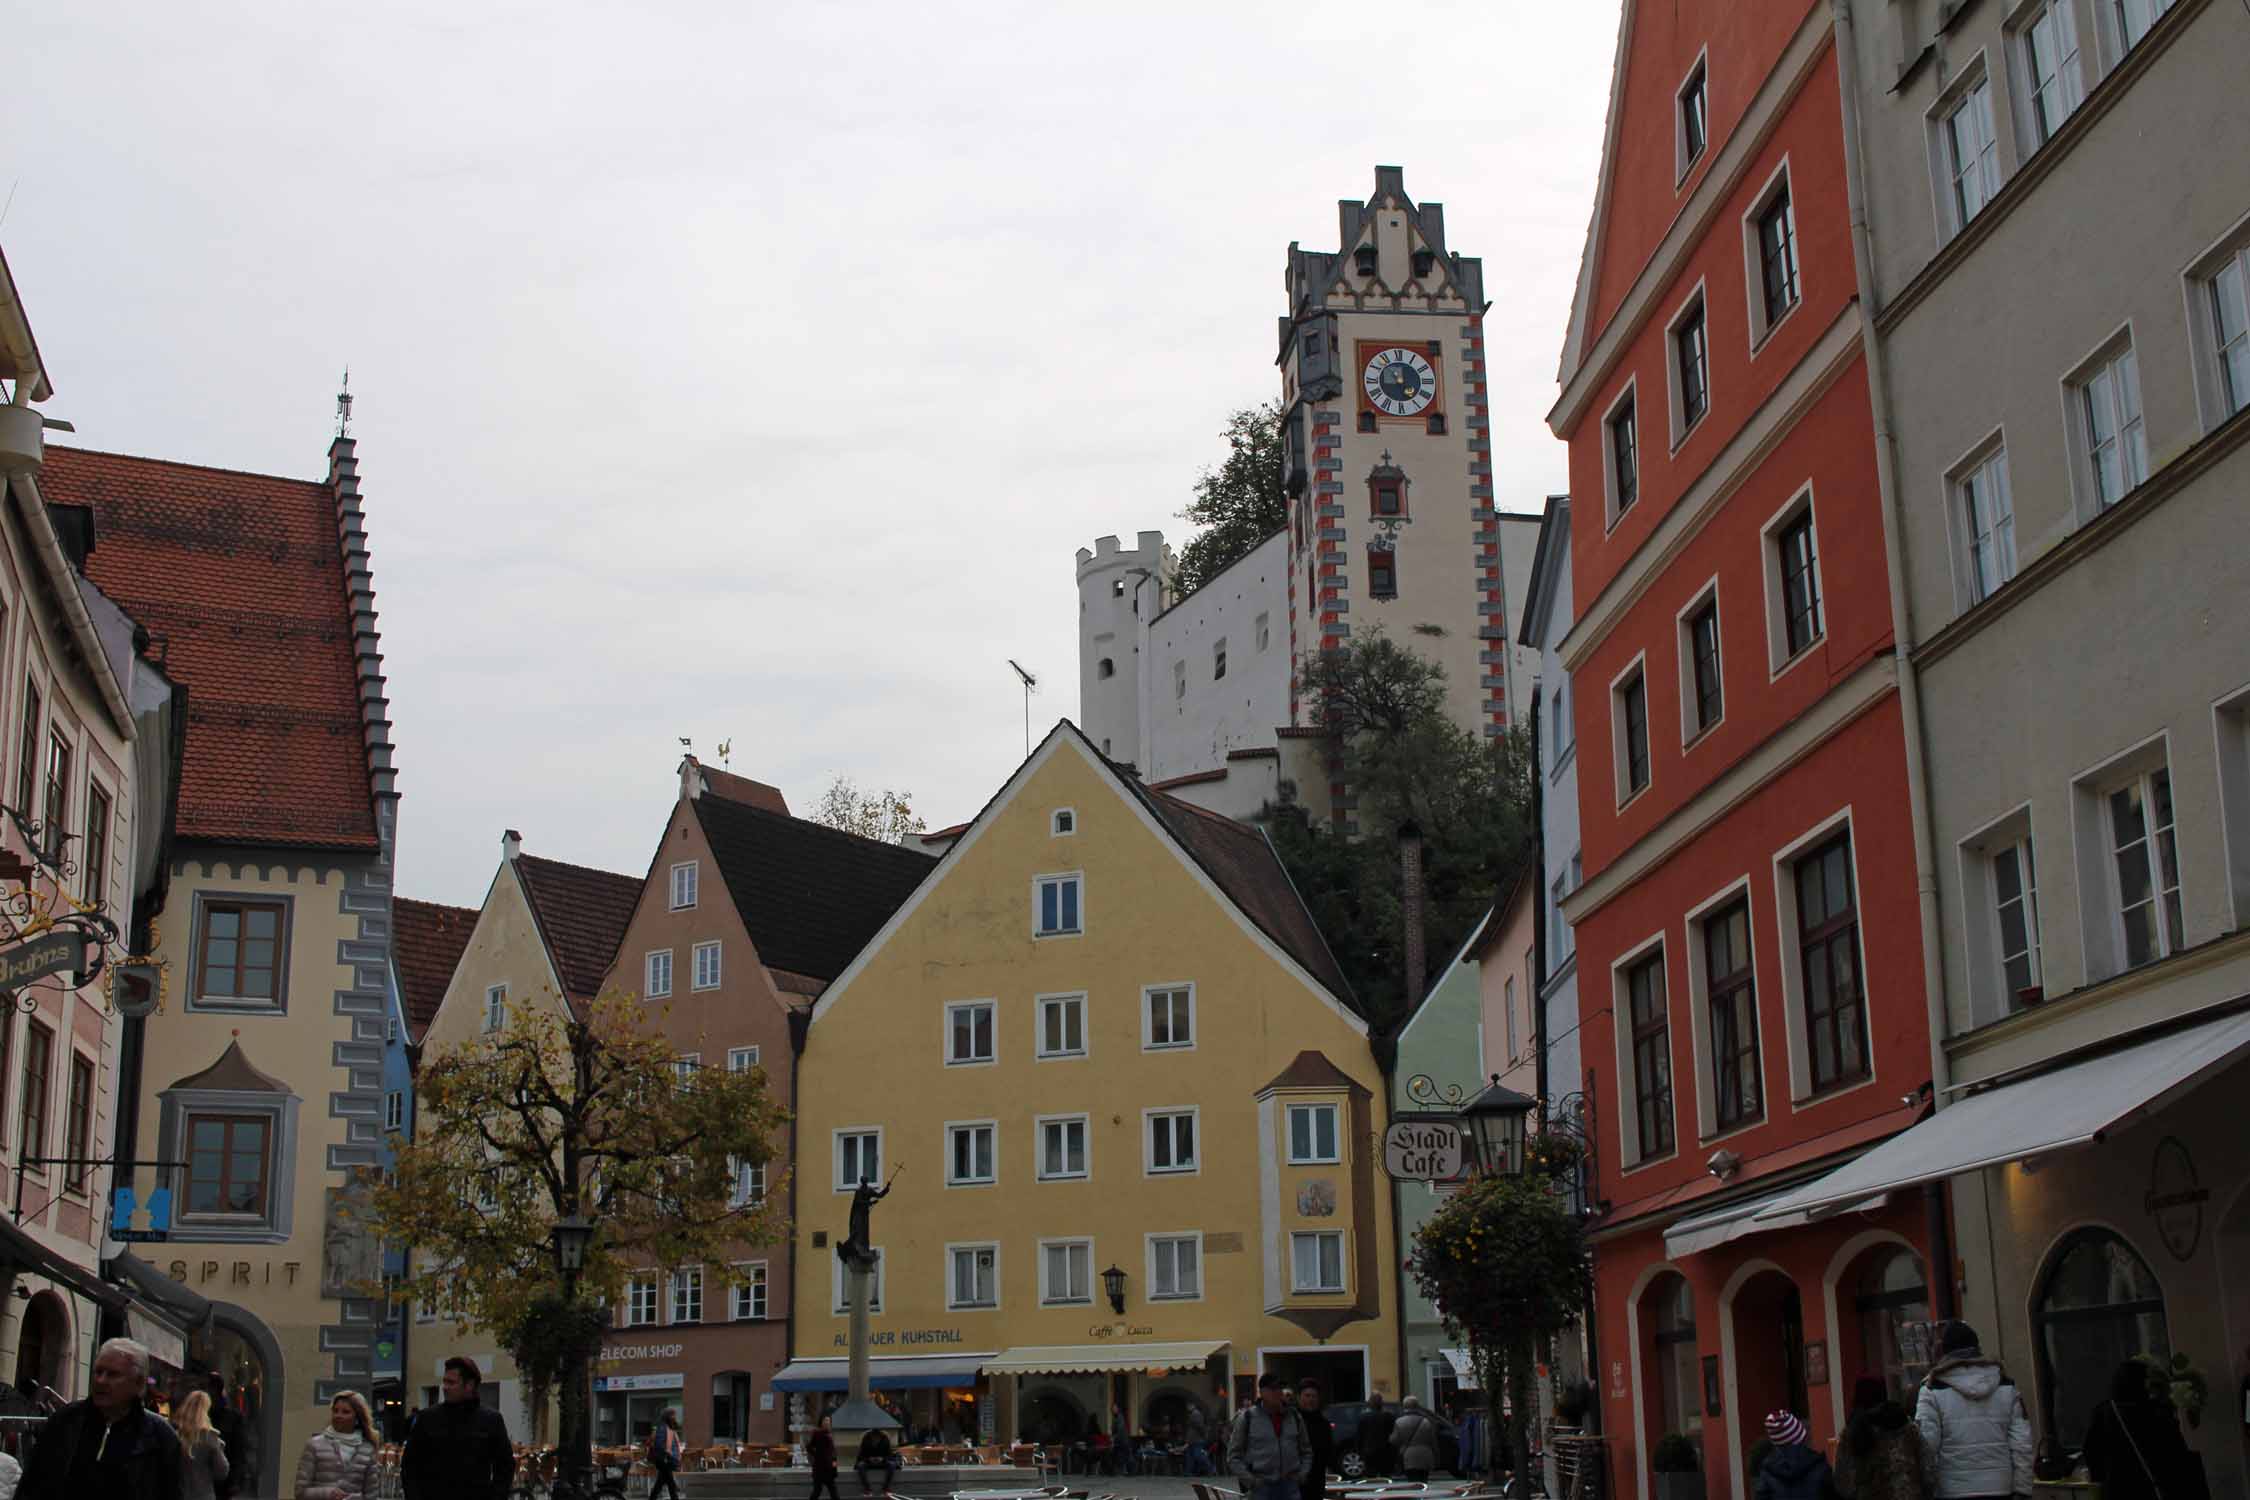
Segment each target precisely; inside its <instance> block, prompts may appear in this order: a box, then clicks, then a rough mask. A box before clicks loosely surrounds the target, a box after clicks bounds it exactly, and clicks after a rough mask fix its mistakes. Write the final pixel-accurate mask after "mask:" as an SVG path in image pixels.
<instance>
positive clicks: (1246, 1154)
mask: <svg viewBox="0 0 2250 1500" xmlns="http://www.w3.org/2000/svg"><path fill="white" fill-rule="evenodd" d="M798 1066H799V1069H800V1072H799V1078H798V1085H797V1095H796V1097H797V1120H798V1126H797V1142H798V1162H797V1177H798V1193H797V1228H796V1233H797V1235H798V1246H797V1253H798V1255H799V1257H800V1259H799V1261H798V1265H799V1272H798V1276H797V1281H796V1295H795V1303H796V1316H795V1325H794V1342H793V1355H794V1357H793V1358H792V1360H791V1363H790V1365H789V1366H788V1368H787V1369H786V1370H784V1372H783V1373H782V1375H781V1376H780V1377H778V1378H777V1379H776V1381H775V1382H774V1383H775V1385H776V1386H777V1387H779V1388H781V1389H784V1390H788V1391H790V1392H791V1393H792V1396H791V1400H792V1407H793V1420H796V1421H801V1420H803V1419H804V1418H805V1417H806V1416H807V1415H809V1414H810V1413H812V1412H815V1411H817V1410H818V1409H820V1407H821V1406H822V1405H824V1404H826V1402H827V1400H828V1397H829V1394H830V1393H834V1392H837V1391H840V1390H841V1388H842V1386H843V1382H844V1372H843V1359H844V1355H845V1352H846V1350H845V1334H846V1325H847V1319H846V1317H845V1316H844V1311H843V1281H842V1277H841V1275H840V1274H839V1268H838V1262H837V1259H836V1255H835V1249H834V1247H835V1244H836V1243H837V1242H838V1241H839V1240H841V1239H842V1237H843V1234H844V1230H845V1226H846V1216H847V1214H848V1211H849V1206H850V1201H851V1189H852V1187H853V1186H854V1184H855V1183H856V1181H857V1180H858V1178H859V1177H860V1176H861V1175H863V1174H864V1175H867V1176H870V1177H872V1178H875V1179H876V1180H878V1181H881V1180H888V1179H890V1178H891V1177H892V1175H893V1174H894V1173H895V1174H896V1180H895V1182H894V1183H893V1185H892V1188H891V1192H890V1196H889V1197H888V1198H887V1199H885V1200H883V1201H882V1202H881V1203H880V1204H878V1205H877V1206H876V1208H875V1210H874V1214H873V1220H872V1233H871V1238H872V1240H873V1242H874V1245H875V1247H876V1249H877V1250H879V1251H880V1252H881V1254H882V1257H883V1259H882V1264H881V1267H880V1270H879V1273H878V1277H877V1287H876V1292H877V1296H876V1302H877V1308H876V1311H875V1313H874V1317H873V1328H874V1347H873V1353H874V1355H875V1363H874V1369H875V1376H874V1384H875V1386H876V1388H877V1390H879V1391H885V1392H892V1393H896V1394H897V1396H898V1399H899V1401H900V1402H901V1404H902V1405H903V1406H904V1407H905V1408H906V1410H907V1413H908V1416H909V1419H910V1422H911V1424H912V1425H913V1426H915V1427H918V1428H919V1427H925V1426H928V1427H936V1428H938V1429H939V1430H940V1431H941V1432H944V1433H946V1434H947V1435H948V1436H950V1435H951V1434H952V1432H953V1430H954V1429H956V1428H958V1429H959V1430H960V1431H961V1432H962V1433H963V1434H964V1435H966V1436H969V1437H971V1438H988V1439H1013V1438H1016V1437H1019V1436H1021V1437H1030V1438H1034V1439H1037V1440H1042V1441H1053V1440H1056V1439H1059V1438H1066V1437H1071V1436H1076V1435H1079V1434H1081V1433H1083V1432H1084V1430H1085V1429H1086V1427H1087V1424H1088V1423H1089V1421H1091V1420H1096V1419H1098V1420H1100V1422H1101V1424H1102V1426H1103V1427H1104V1428H1105V1429H1107V1428H1109V1427H1110V1426H1111V1425H1112V1422H1113V1421H1114V1420H1115V1418H1116V1417H1117V1416H1118V1415H1120V1414H1122V1416H1123V1417H1124V1419H1125V1420H1126V1421H1128V1422H1130V1424H1131V1425H1132V1427H1133V1429H1134V1430H1135V1431H1136V1432H1137V1431H1140V1430H1143V1429H1144V1428H1146V1427H1149V1426H1152V1425H1156V1424H1166V1425H1169V1426H1171V1427H1173V1428H1174V1429H1175V1430H1177V1429H1178V1428H1179V1426H1180V1425H1181V1424H1182V1423H1183V1422H1186V1421H1188V1420H1189V1412H1190V1409H1191V1408H1199V1409H1200V1411H1201V1413H1202V1414H1203V1415H1204V1416H1205V1417H1206V1418H1209V1419H1211V1420H1212V1427H1213V1430H1214V1431H1215V1430H1216V1426H1217V1420H1216V1419H1217V1418H1219V1417H1223V1415H1224V1414H1225V1413H1226V1412H1227V1411H1229V1410H1231V1405H1230V1401H1234V1400H1240V1399H1242V1398H1244V1397H1246V1396H1247V1395H1248V1394H1249V1393H1250V1391H1251V1389H1252V1387H1253V1385H1254V1383H1255V1380H1256V1377H1257V1375H1258V1373H1259V1372H1260V1371H1261V1370H1266V1369H1276V1370H1279V1371H1281V1372H1282V1373H1284V1374H1285V1375H1287V1376H1289V1377H1290V1378H1293V1379H1294V1378H1299V1377H1302V1376H1304V1375H1308V1374H1310V1375H1315V1376H1317V1377H1318V1378H1320V1379H1321V1380H1322V1381H1323V1383H1324V1384H1325V1385H1326V1386H1327V1388H1328V1393H1329V1398H1330V1399H1332V1400H1349V1399H1352V1398H1355V1397H1357V1396H1360V1395H1362V1394H1363V1393H1364V1392H1365V1391H1366V1390H1368V1389H1370V1388H1372V1389H1375V1390H1381V1391H1386V1392H1390V1391H1393V1390H1395V1378H1396V1372H1397V1359H1398V1351H1397V1320H1396V1306H1395V1297H1394V1291H1395V1285H1396V1274H1397V1273H1396V1266H1397V1260H1396V1250H1395V1246H1394V1244H1393V1242H1392V1236H1391V1224H1390V1218H1389V1215H1388V1213H1387V1212H1385V1211H1384V1210H1383V1209H1382V1208H1381V1207H1380V1206H1379V1204H1380V1203H1381V1201H1382V1200H1383V1199H1384V1198H1385V1197H1386V1196H1387V1195H1386V1194H1385V1193H1384V1192H1383V1191H1382V1190H1381V1179H1380V1178H1379V1176H1378V1173H1379V1171H1380V1166H1379V1162H1378V1153H1379V1149H1380V1137H1381V1133H1382V1130H1383V1127H1384V1125H1385V1123H1386V1120H1385V1104H1384V1099H1385V1093H1384V1089H1383V1083H1382V1080H1381V1077H1380V1075H1379V1073H1378V1071H1377V1068H1376V1064H1375V1059H1374V1056H1373V1054H1372V1052H1371V1050H1370V1048H1369V1045H1368V1028H1367V1024H1366V1022H1365V1020H1364V1019H1363V1018H1362V1017H1361V1016H1360V1015H1359V1014H1358V1012H1357V1011H1356V1009H1355V1008H1354V1005H1353V1002H1352V999H1351V996H1350V991H1349V989H1348V987H1347V985H1346V983H1345V981H1344V979H1343V976H1342V974H1341V973H1340V972H1339V970H1338V968H1337V966H1336V962H1335V959H1334V958H1333V956H1332V955H1331V954H1330V953H1329V952H1328V949H1327V947H1326V946H1325V944H1324V943H1323V942H1322V940H1321V938H1320V935H1319V933H1318V931H1317V929H1315V927H1314V926H1313V923H1312V919H1311V917H1310V915H1309V914H1308V913H1307V912H1306V910H1305V908H1304V905H1303V903H1302V901H1301V900H1300V899H1299V898H1298V896H1297V893H1296V891H1295V890H1294V888H1293V887H1292V886H1291V885H1290V883H1289V880H1288V877H1287V876H1286V874H1285V873H1284V872H1283V870H1282V867H1281V864H1280V861H1279V860H1278V859H1277V858H1276V857H1275V855H1274V853H1273V850H1272V847H1271V846H1270V845H1269V844H1268V843H1267V842H1266V840H1265V837H1264V836H1263V835H1262V834H1261V833H1259V832H1258V831H1256V830H1255V829H1251V828H1248V827H1245V826H1243V825H1241V824H1238V823H1234V822H1232V821H1229V820H1227V819H1224V818H1220V817H1217V816H1215V815H1213V814H1210V813H1206V812H1203V811H1201V810H1200V809H1197V808H1193V807H1190V806H1188V805H1187V804H1186V803H1183V802H1179V801H1177V800H1175V799H1172V798H1169V797H1166V796H1163V795H1162V794H1159V793H1154V792H1150V791H1148V790H1147V789H1145V788H1143V787H1142V786H1140V785H1139V783H1138V782H1136V781H1134V780H1132V779H1130V777H1129V776H1127V775H1125V774H1123V773H1121V772H1120V771H1119V770H1118V769H1117V768H1116V767H1114V766H1113V765H1111V764H1110V763H1109V762H1108V761H1107V760H1106V759H1105V758H1104V757H1103V756H1102V755H1101V754H1100V753H1099V752H1098V751H1097V750H1095V749H1094V747H1093V746H1092V745H1091V744H1089V743H1088V742H1087V740H1086V739H1085V737H1084V736H1083V735H1081V734H1080V733H1079V732H1078V731H1077V729H1076V728H1075V727H1073V726H1071V725H1070V724H1068V723H1064V724H1062V725H1059V726H1058V727H1057V728H1056V730H1055V731H1054V733H1052V734H1050V735H1049V736H1048V737H1047V739H1046V741H1045V742H1044V743H1043V744H1042V745H1041V746H1040V747H1039V749H1038V750H1037V751H1036V752H1035V753H1034V754H1033V755H1032V756H1031V758H1030V759H1029V760H1027V761H1026V762H1024V764H1023V766H1022V767H1021V768H1020V769H1018V771H1017V772H1016V774H1015V775H1014V776H1013V777H1012V778H1011V779H1010V780H1009V782H1008V784H1007V785H1006V786H1005V787H1003V788H1002V789H1001V790H1000V792H999V794H998V795H997V796H995V797H994V798H993V799H992V801H991V803H990V804H989V805H987V806H986V808H985V809H984V811H983V812H982V813H980V814H979V815H978V816H977V818H976V820H975V821H974V822H972V823H971V824H970V825H969V826H968V827H967V829H966V830H965V831H964V832H963V833H962V834H961V835H960V837H959V838H958V839H957V840H956V841H955V842H954V843H953V845H952V847H951V848H950V849H949V850H948V851H947V853H946V855H945V858H944V859H943V861H942V862H941V863H940V864H939V865H938V867H937V868H936V870H935V871H933V872H932V874H931V875H930V877H929V878H928V879H926V880H925V881H923V883H922V884H921V886H920V888H919V889H918V890H916V892H915V893H914V895H913V896H912V898H910V899H909V900H908V901H907V903H906V904H905V905H904V906H903V907H901V908H900V909H899V910H898V911H897V913H895V914H894V915H893V916H892V917H891V919H890V921H889V922H888V923H887V924H886V925H885V926H884V927H883V929H882V931H881V932H880V933H878V934H877V936H876V937H875V939H874V940H873V941H872V942H870V943H869V944H868V946H867V947H866V948H865V949H864V950H863V951H862V952H861V953H860V955H859V957H858V958H857V959H856V960H854V962H853V963H852V965H851V966H850V967H849V968H848V969H846V970H845V971H844V972H843V973H842V974H841V975H840V976H838V978H837V979H836V981H835V983H834V984H832V985H831V986H830V987H829V988H828V990H827V991H826V993H825V994H823V995H822V997H821V999H820V1001H819V1003H818V1004H817V1005H816V1006H815V1007H814V1010H813V1018H812V1022H811V1025H810V1026H809V1027H808V1028H807V1030H806V1033H805V1043H804V1051H803V1055H802V1057H801V1058H800V1059H799V1064H798ZM1113 1289H1114V1294H1113Z"/></svg>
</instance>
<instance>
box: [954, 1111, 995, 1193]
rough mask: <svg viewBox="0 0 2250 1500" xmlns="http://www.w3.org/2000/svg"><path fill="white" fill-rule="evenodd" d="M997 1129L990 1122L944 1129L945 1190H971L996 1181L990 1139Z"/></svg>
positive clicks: (991, 1139)
mask: <svg viewBox="0 0 2250 1500" xmlns="http://www.w3.org/2000/svg"><path fill="white" fill-rule="evenodd" d="M997 1130H998V1127H997V1126H995V1125H993V1124H992V1123H991V1122H990V1121H984V1122H980V1123H977V1124H973V1125H948V1126H946V1127H945V1143H946V1150H945V1185H946V1186H947V1187H975V1186H981V1185H983V1184H986V1183H989V1182H992V1181H994V1180H996V1169H995V1163H994V1151H993V1138H994V1134H995V1132H996V1131H997Z"/></svg>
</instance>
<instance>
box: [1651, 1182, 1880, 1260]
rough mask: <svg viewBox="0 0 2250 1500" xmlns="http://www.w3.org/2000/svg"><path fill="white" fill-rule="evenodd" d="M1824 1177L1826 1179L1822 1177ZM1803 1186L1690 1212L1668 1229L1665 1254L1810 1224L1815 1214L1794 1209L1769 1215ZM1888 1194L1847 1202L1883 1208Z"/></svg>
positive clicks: (1693, 1251) (1675, 1254) (1672, 1257)
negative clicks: (1780, 1213)
mask: <svg viewBox="0 0 2250 1500" xmlns="http://www.w3.org/2000/svg"><path fill="white" fill-rule="evenodd" d="M1822 1180H1824V1179H1822ZM1802 1186H1804V1184H1799V1187H1786V1188H1775V1189H1774V1190H1773V1191H1771V1192H1767V1193H1759V1194H1757V1195H1755V1196H1754V1197H1749V1198H1738V1199H1736V1200H1735V1201H1734V1202H1732V1203H1729V1204H1727V1205H1726V1206H1725V1207H1724V1208H1713V1209H1707V1210H1705V1211H1704V1212H1702V1213H1699V1214H1690V1215H1689V1216H1688V1217H1687V1218H1684V1219H1682V1220H1680V1221H1679V1222H1678V1223H1677V1224H1674V1225H1673V1226H1672V1227H1671V1228H1669V1229H1667V1230H1665V1231H1664V1254H1665V1257H1666V1258H1667V1259H1670V1260H1678V1259H1680V1258H1681V1257H1682V1256H1687V1255H1694V1254H1696V1253H1698V1252H1699V1251H1703V1250H1716V1249H1717V1248H1719V1246H1721V1245H1727V1244H1732V1243H1733V1242H1734V1241H1736V1240H1739V1239H1741V1238H1742V1237H1743V1236H1744V1235H1746V1234H1764V1233H1765V1232H1766V1231H1767V1230H1769V1229H1793V1228H1795V1227H1796V1226H1797V1225H1799V1224H1804V1223H1807V1222H1809V1221H1810V1220H1811V1218H1812V1215H1811V1214H1809V1213H1806V1212H1803V1211H1801V1210H1793V1211H1791V1212H1789V1213H1786V1214H1782V1215H1780V1216H1778V1217H1775V1218H1770V1219H1769V1218H1767V1217H1765V1215H1764V1212H1763V1211H1764V1210H1766V1209H1769V1208H1773V1207H1775V1206H1776V1205H1777V1204H1779V1203H1780V1202H1781V1200H1782V1199H1784V1198H1787V1197H1789V1196H1791V1195H1792V1194H1794V1193H1796V1192H1798V1191H1799V1189H1800V1188H1801V1187H1802ZM1886 1196H1887V1195H1886V1194H1883V1193H1876V1194H1874V1195H1872V1196H1870V1197H1869V1198H1867V1199H1866V1200H1865V1201H1864V1202H1859V1203H1853V1204H1848V1205H1846V1206H1847V1207H1849V1208H1852V1209H1863V1208H1881V1207H1882V1206H1883V1200H1884V1198H1885V1197H1886Z"/></svg>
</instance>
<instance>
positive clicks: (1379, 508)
mask: <svg viewBox="0 0 2250 1500" xmlns="http://www.w3.org/2000/svg"><path fill="white" fill-rule="evenodd" d="M1399 510H1400V507H1399V501H1398V486H1397V485H1395V484H1385V485H1378V486H1377V487H1376V489H1375V514H1377V515H1379V516H1395V515H1397V514H1399Z"/></svg>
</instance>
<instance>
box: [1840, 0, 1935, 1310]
mask: <svg viewBox="0 0 2250 1500" xmlns="http://www.w3.org/2000/svg"><path fill="white" fill-rule="evenodd" d="M1829 3H1830V6H1831V8H1832V10H1833V12H1834V14H1835V17H1836V72H1837V83H1838V85H1839V87H1838V93H1839V94H1840V95H1841V97H1842V100H1843V117H1844V118H1843V125H1844V198H1845V203H1846V206H1847V207H1848V209H1849V210H1850V213H1851V226H1852V263H1853V271H1854V273H1855V275H1856V276H1857V278H1858V293H1859V309H1860V348H1861V350H1862V352H1863V354H1864V356H1865V358H1866V361H1867V395H1868V402H1869V405H1870V406H1871V407H1872V408H1873V412H1872V414H1873V417H1874V423H1875V484H1876V489H1877V492H1878V493H1879V494H1880V496H1881V499H1882V510H1883V563H1884V569H1885V571H1886V572H1887V573H1888V575H1889V578H1890V590H1891V634H1892V637H1893V639H1894V643H1895V650H1896V653H1897V654H1896V658H1895V660H1896V663H1897V667H1898V699H1899V719H1900V724H1901V727H1902V729H1903V731H1904V738H1905V741H1906V747H1905V748H1906V801H1907V812H1908V817H1909V819H1910V821H1911V822H1912V824H1913V830H1914V887H1915V893H1916V896H1917V898H1918V905H1919V908H1920V913H1921V924H1922V1000H1923V1008H1924V1010H1925V1012H1926V1014H1927V1020H1928V1025H1929V1034H1930V1092H1931V1096H1932V1097H1931V1102H1932V1104H1933V1106H1934V1107H1936V1108H1938V1109H1943V1108H1944V1107H1945V1103H1946V1089H1947V1087H1948V1085H1949V1084H1950V1083H1951V1082H1952V1077H1951V1069H1950V1067H1949V1066H1948V1063H1947V1059H1946V1055H1945V1036H1946V1031H1947V1029H1948V1024H1947V1017H1946V1006H1945V960H1944V955H1943V952H1942V950H1941V949H1940V947H1939V922H1938V890H1937V854H1936V849H1935V841H1934V839H1933V837H1932V835H1931V831H1930V784H1929V772H1928V768H1927V756H1926V753H1925V748H1926V738H1925V735H1924V732H1923V727H1922V685H1921V674H1920V673H1919V672H1918V671H1917V670H1916V669H1915V666H1914V650H1915V646H1916V645H1917V644H1918V643H1917V641H1916V639H1915V635H1914V609H1913V604H1912V601H1911V600H1910V599H1909V597H1908V594H1907V588H1906V563H1905V542H1904V524H1905V523H1904V514H1903V512H1902V510H1901V507H1900V501H1899V487H1898V460H1897V452H1896V449H1897V427H1896V425H1895V424H1894V423H1893V421H1892V417H1891V393H1890V392H1891V387H1890V361H1889V357H1888V353H1887V351H1886V350H1885V348H1884V345H1883V339H1882V335H1881V334H1880V333H1879V332H1878V331H1877V329H1876V326H1875V324H1876V318H1877V315H1878V314H1879V313H1880V312H1881V310H1882V299H1881V294H1880V293H1879V291H1878V290H1877V288H1876V285H1875V248H1874V238H1873V235H1872V234H1871V232H1870V230H1869V228H1868V222H1867V181H1866V171H1865V162H1866V153H1865V150H1864V136H1863V133H1862V130H1861V125H1860V114H1859V99H1860V92H1859V89H1860V83H1859V50H1858V44H1857V39H1856V36H1855V34H1854V31H1853V26H1852V6H1851V0H1829ZM1923 1205H1924V1209H1925V1212H1926V1213H1927V1216H1928V1222H1929V1235H1930V1262H1931V1264H1930V1268H1929V1283H1930V1293H1931V1298H1932V1305H1931V1311H1933V1312H1934V1313H1935V1314H1936V1315H1937V1316H1938V1317H1940V1318H1945V1319H1950V1318H1953V1317H1956V1316H1958V1315H1959V1308H1958V1305H1957V1301H1956V1298H1955V1288H1954V1275H1953V1249H1952V1239H1951V1235H1950V1233H1949V1232H1948V1226H1947V1222H1946V1209H1945V1185H1944V1184H1943V1183H1942V1182H1932V1183H1929V1184H1927V1185H1926V1186H1925V1187H1924V1189H1923Z"/></svg>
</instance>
